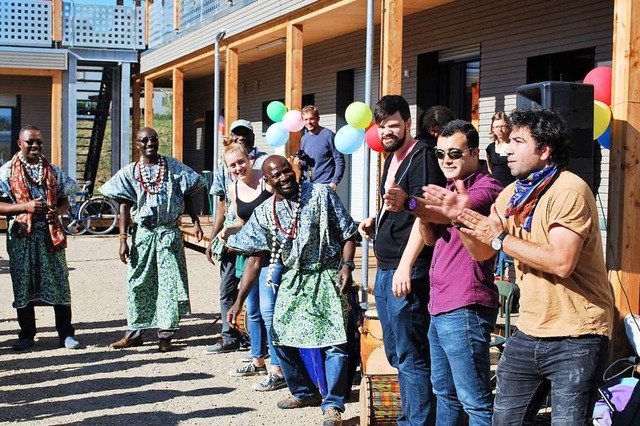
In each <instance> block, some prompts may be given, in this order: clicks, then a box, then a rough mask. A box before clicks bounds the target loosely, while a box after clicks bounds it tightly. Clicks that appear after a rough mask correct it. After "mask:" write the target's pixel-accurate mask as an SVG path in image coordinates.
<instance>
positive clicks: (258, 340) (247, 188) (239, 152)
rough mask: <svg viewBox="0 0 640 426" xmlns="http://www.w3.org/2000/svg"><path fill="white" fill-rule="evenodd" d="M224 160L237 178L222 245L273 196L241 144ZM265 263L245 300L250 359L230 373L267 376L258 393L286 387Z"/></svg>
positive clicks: (229, 148) (238, 272) (238, 263)
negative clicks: (273, 328) (232, 218)
mask: <svg viewBox="0 0 640 426" xmlns="http://www.w3.org/2000/svg"><path fill="white" fill-rule="evenodd" d="M224 161H225V163H226V165H227V168H228V169H229V171H230V172H231V173H232V174H233V176H234V177H235V178H236V182H235V185H233V186H231V187H230V188H229V189H230V191H229V199H230V201H231V208H232V209H233V211H234V213H235V214H236V220H235V222H234V223H232V224H231V225H229V226H226V227H224V228H223V229H222V231H220V233H219V234H218V238H220V239H221V240H222V241H223V242H226V239H227V238H228V237H229V236H230V235H233V234H235V233H236V232H238V231H239V230H240V228H242V226H243V225H244V224H245V222H246V221H248V220H249V219H250V218H251V215H252V213H253V211H254V210H255V209H256V208H257V207H258V206H259V205H260V204H262V203H263V202H264V201H265V200H267V199H268V198H271V196H272V195H273V194H272V193H271V188H270V187H268V186H267V185H266V183H265V182H264V179H263V178H262V171H261V170H256V169H253V168H252V164H251V160H249V154H248V153H247V151H246V150H245V148H244V146H243V145H240V144H237V143H233V144H230V145H229V146H227V147H226V149H225V151H224ZM236 259H237V260H236V276H238V277H241V276H242V272H243V270H244V262H245V261H246V259H247V257H246V256H244V255H241V254H238V256H237V258H236ZM268 259H269V258H268V257H267V258H266V262H267V264H265V265H262V266H263V268H262V271H261V274H260V278H259V279H258V283H257V285H254V286H253V288H252V289H251V291H250V293H249V295H248V296H247V299H246V302H245V303H246V307H247V315H246V316H247V318H246V319H245V324H247V323H248V329H249V337H250V339H251V359H250V361H251V362H250V363H248V364H244V365H242V366H240V367H238V368H237V369H235V370H231V371H229V374H230V375H231V376H234V377H242V376H254V375H257V374H266V373H267V372H268V374H267V377H266V379H265V380H263V381H262V382H260V383H255V384H254V385H253V388H254V389H255V390H261V391H271V390H276V389H280V388H283V387H285V386H286V382H285V380H284V377H283V374H282V370H281V369H280V364H279V362H278V357H277V355H276V353H275V346H274V345H273V344H272V343H271V325H272V323H273V306H274V305H275V291H274V289H273V288H272V287H269V286H267V271H268V269H269V265H268ZM267 343H268V344H269V355H270V357H271V360H270V364H271V365H270V366H269V370H268V371H267V366H266V364H265V357H266V355H267Z"/></svg>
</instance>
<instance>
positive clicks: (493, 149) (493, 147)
mask: <svg viewBox="0 0 640 426" xmlns="http://www.w3.org/2000/svg"><path fill="white" fill-rule="evenodd" d="M510 133H511V122H510V121H509V117H508V116H507V114H506V113H504V112H502V111H498V112H496V113H495V114H493V117H491V128H490V129H489V137H490V138H491V140H492V141H493V142H491V143H490V144H489V146H487V165H488V166H489V171H490V172H491V174H493V177H495V178H496V179H498V180H499V181H500V183H501V184H502V186H507V185H509V184H510V183H511V182H513V181H514V180H515V178H514V177H513V176H511V170H510V169H509V166H507V154H506V152H505V150H506V149H507V144H508V143H509V134H510Z"/></svg>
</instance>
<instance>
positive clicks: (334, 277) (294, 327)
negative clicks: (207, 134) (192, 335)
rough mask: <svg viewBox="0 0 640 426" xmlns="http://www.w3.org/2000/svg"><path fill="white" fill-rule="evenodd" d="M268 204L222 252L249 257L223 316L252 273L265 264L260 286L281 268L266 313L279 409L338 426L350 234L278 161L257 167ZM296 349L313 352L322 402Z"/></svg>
mask: <svg viewBox="0 0 640 426" xmlns="http://www.w3.org/2000/svg"><path fill="white" fill-rule="evenodd" d="M262 171H263V173H264V179H265V180H266V182H267V183H268V184H269V185H270V186H271V187H272V188H273V190H274V192H275V194H274V196H273V197H271V198H269V199H267V200H266V201H265V202H263V203H262V204H261V205H260V206H259V207H258V208H257V209H256V210H255V211H254V212H253V215H252V216H251V218H250V219H249V221H247V223H246V224H245V225H244V226H243V227H242V229H241V230H240V231H239V232H238V233H237V234H235V235H233V236H231V237H229V240H228V243H227V245H228V246H229V247H232V248H233V249H234V250H237V251H240V252H243V253H247V254H251V256H250V257H249V259H248V260H247V262H246V264H245V269H244V273H243V275H242V281H241V284H240V291H239V293H238V298H237V300H236V303H235V304H234V305H233V307H232V308H231V309H230V310H229V312H228V313H227V320H228V321H229V322H230V323H232V324H233V323H234V322H235V318H236V315H237V313H238V312H239V311H240V309H241V307H242V303H243V301H244V299H245V298H246V296H247V294H248V293H249V290H251V286H252V285H254V284H255V283H256V282H257V279H258V274H259V271H260V265H261V263H262V262H263V261H267V256H268V254H269V252H270V253H271V256H270V261H269V272H268V278H267V284H268V285H269V284H270V285H275V284H274V283H273V282H272V278H273V273H274V268H275V267H276V263H277V262H282V264H283V265H284V270H285V272H284V274H283V275H282V278H281V281H280V284H279V287H278V297H277V298H276V303H275V307H274V311H273V328H272V329H271V333H272V341H273V344H274V345H275V346H276V353H277V355H278V359H279V361H280V366H281V368H282V371H283V373H284V377H285V379H286V381H287V385H288V387H289V390H290V392H291V396H289V397H288V398H286V399H284V400H282V401H280V402H279V403H278V407H279V408H282V409H290V408H299V407H306V406H311V405H321V407H322V411H323V414H324V421H323V426H339V425H340V424H342V420H341V413H342V412H344V408H345V407H344V397H345V390H346V388H347V370H348V364H349V363H348V353H347V334H346V315H345V314H346V312H347V310H348V303H347V298H346V296H347V294H348V292H349V289H350V288H351V285H352V283H353V278H352V276H351V272H352V271H353V269H354V263H353V257H354V254H355V242H354V240H353V236H354V234H355V233H356V226H355V224H354V223H353V220H352V219H351V216H349V213H348V212H347V210H346V209H345V208H344V206H343V205H342V203H341V202H340V199H339V198H338V196H337V195H336V194H335V192H334V191H332V190H331V189H330V188H329V187H328V186H327V185H320V184H311V183H303V184H298V182H296V175H295V172H294V171H293V169H292V168H291V164H290V163H289V162H288V161H287V160H286V159H285V158H284V157H281V156H278V155H272V156H270V157H268V158H267V159H266V160H265V162H264V165H263V167H262ZM299 348H319V349H320V350H321V352H322V359H323V360H324V371H325V376H326V382H327V390H328V393H327V395H325V396H324V398H321V396H320V395H318V389H317V387H316V386H315V385H314V383H313V381H312V380H311V378H310V376H309V373H308V372H307V370H306V369H305V366H304V362H303V361H302V358H301V356H300V351H299Z"/></svg>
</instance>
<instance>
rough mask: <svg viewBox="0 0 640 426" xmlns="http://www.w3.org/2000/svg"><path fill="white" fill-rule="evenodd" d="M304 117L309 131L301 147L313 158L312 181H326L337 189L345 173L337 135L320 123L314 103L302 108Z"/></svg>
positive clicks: (305, 125) (332, 187)
mask: <svg viewBox="0 0 640 426" xmlns="http://www.w3.org/2000/svg"><path fill="white" fill-rule="evenodd" d="M302 119H303V120H304V127H305V128H306V129H307V133H305V135H304V136H303V137H302V141H301V148H302V150H303V151H304V152H305V153H306V154H307V155H308V156H309V157H310V159H311V161H310V163H311V164H309V166H311V182H313V183H324V184H326V185H329V187H330V188H331V189H333V190H334V191H335V190H336V189H337V188H338V184H339V183H340V180H342V175H343V174H344V156H343V155H342V154H341V153H340V151H338V150H337V149H336V145H335V143H334V138H335V136H336V135H335V133H333V132H332V131H331V130H329V129H327V128H325V127H322V126H321V125H320V124H319V122H320V115H319V114H318V109H317V108H316V107H315V106H313V105H308V106H306V107H304V108H302Z"/></svg>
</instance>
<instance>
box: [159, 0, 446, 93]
mask: <svg viewBox="0 0 640 426" xmlns="http://www.w3.org/2000/svg"><path fill="white" fill-rule="evenodd" d="M453 1H454V0H404V9H403V12H404V16H407V15H412V14H414V13H418V12H421V11H423V10H426V9H430V8H433V7H437V6H441V5H443V4H447V3H451V2H453ZM328 8H329V9H328V10H327V11H326V12H325V13H322V12H321V11H320V12H319V13H312V14H311V16H307V17H304V16H301V17H300V18H298V19H296V20H295V21H294V22H295V23H296V24H299V25H302V27H303V31H304V35H303V37H304V45H305V46H309V45H313V44H316V43H320V42H323V41H326V40H330V39H332V38H335V37H338V36H341V35H345V34H349V33H352V32H355V31H360V30H363V29H364V28H366V16H367V2H366V0H356V1H355V2H353V3H350V4H348V5H346V6H343V7H332V6H328ZM374 23H375V24H376V25H378V24H380V2H379V1H376V2H375V11H374ZM258 34H260V35H257V36H246V37H244V38H243V39H239V38H238V37H234V38H233V39H230V40H229V41H228V42H230V43H233V44H234V47H235V48H237V49H238V53H239V57H238V60H239V62H240V65H243V64H249V63H252V62H256V61H260V60H263V59H266V58H269V57H272V56H276V55H281V54H284V53H285V49H286V43H282V44H277V45H275V46H273V47H270V48H266V49H264V48H262V49H259V48H258V47H259V46H262V45H264V44H266V43H269V42H272V41H276V40H279V39H283V38H286V30H285V29H275V30H273V31H262V32H261V33H258ZM276 43H277V42H276ZM223 45H224V43H223ZM224 61H225V58H224V52H223V53H222V55H221V61H220V64H221V68H222V69H223V70H224ZM183 71H184V78H185V79H186V80H191V79H196V78H200V77H205V76H208V75H212V74H213V61H212V60H211V57H210V56H209V57H207V58H204V59H203V60H201V61H198V62H194V63H191V64H188V65H185V66H184V67H183ZM168 74H170V72H169V73H168ZM163 83H164V85H168V86H170V84H171V83H170V79H169V75H167V77H165V78H162V77H160V78H158V79H157V80H156V82H155V84H156V86H162V85H163Z"/></svg>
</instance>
